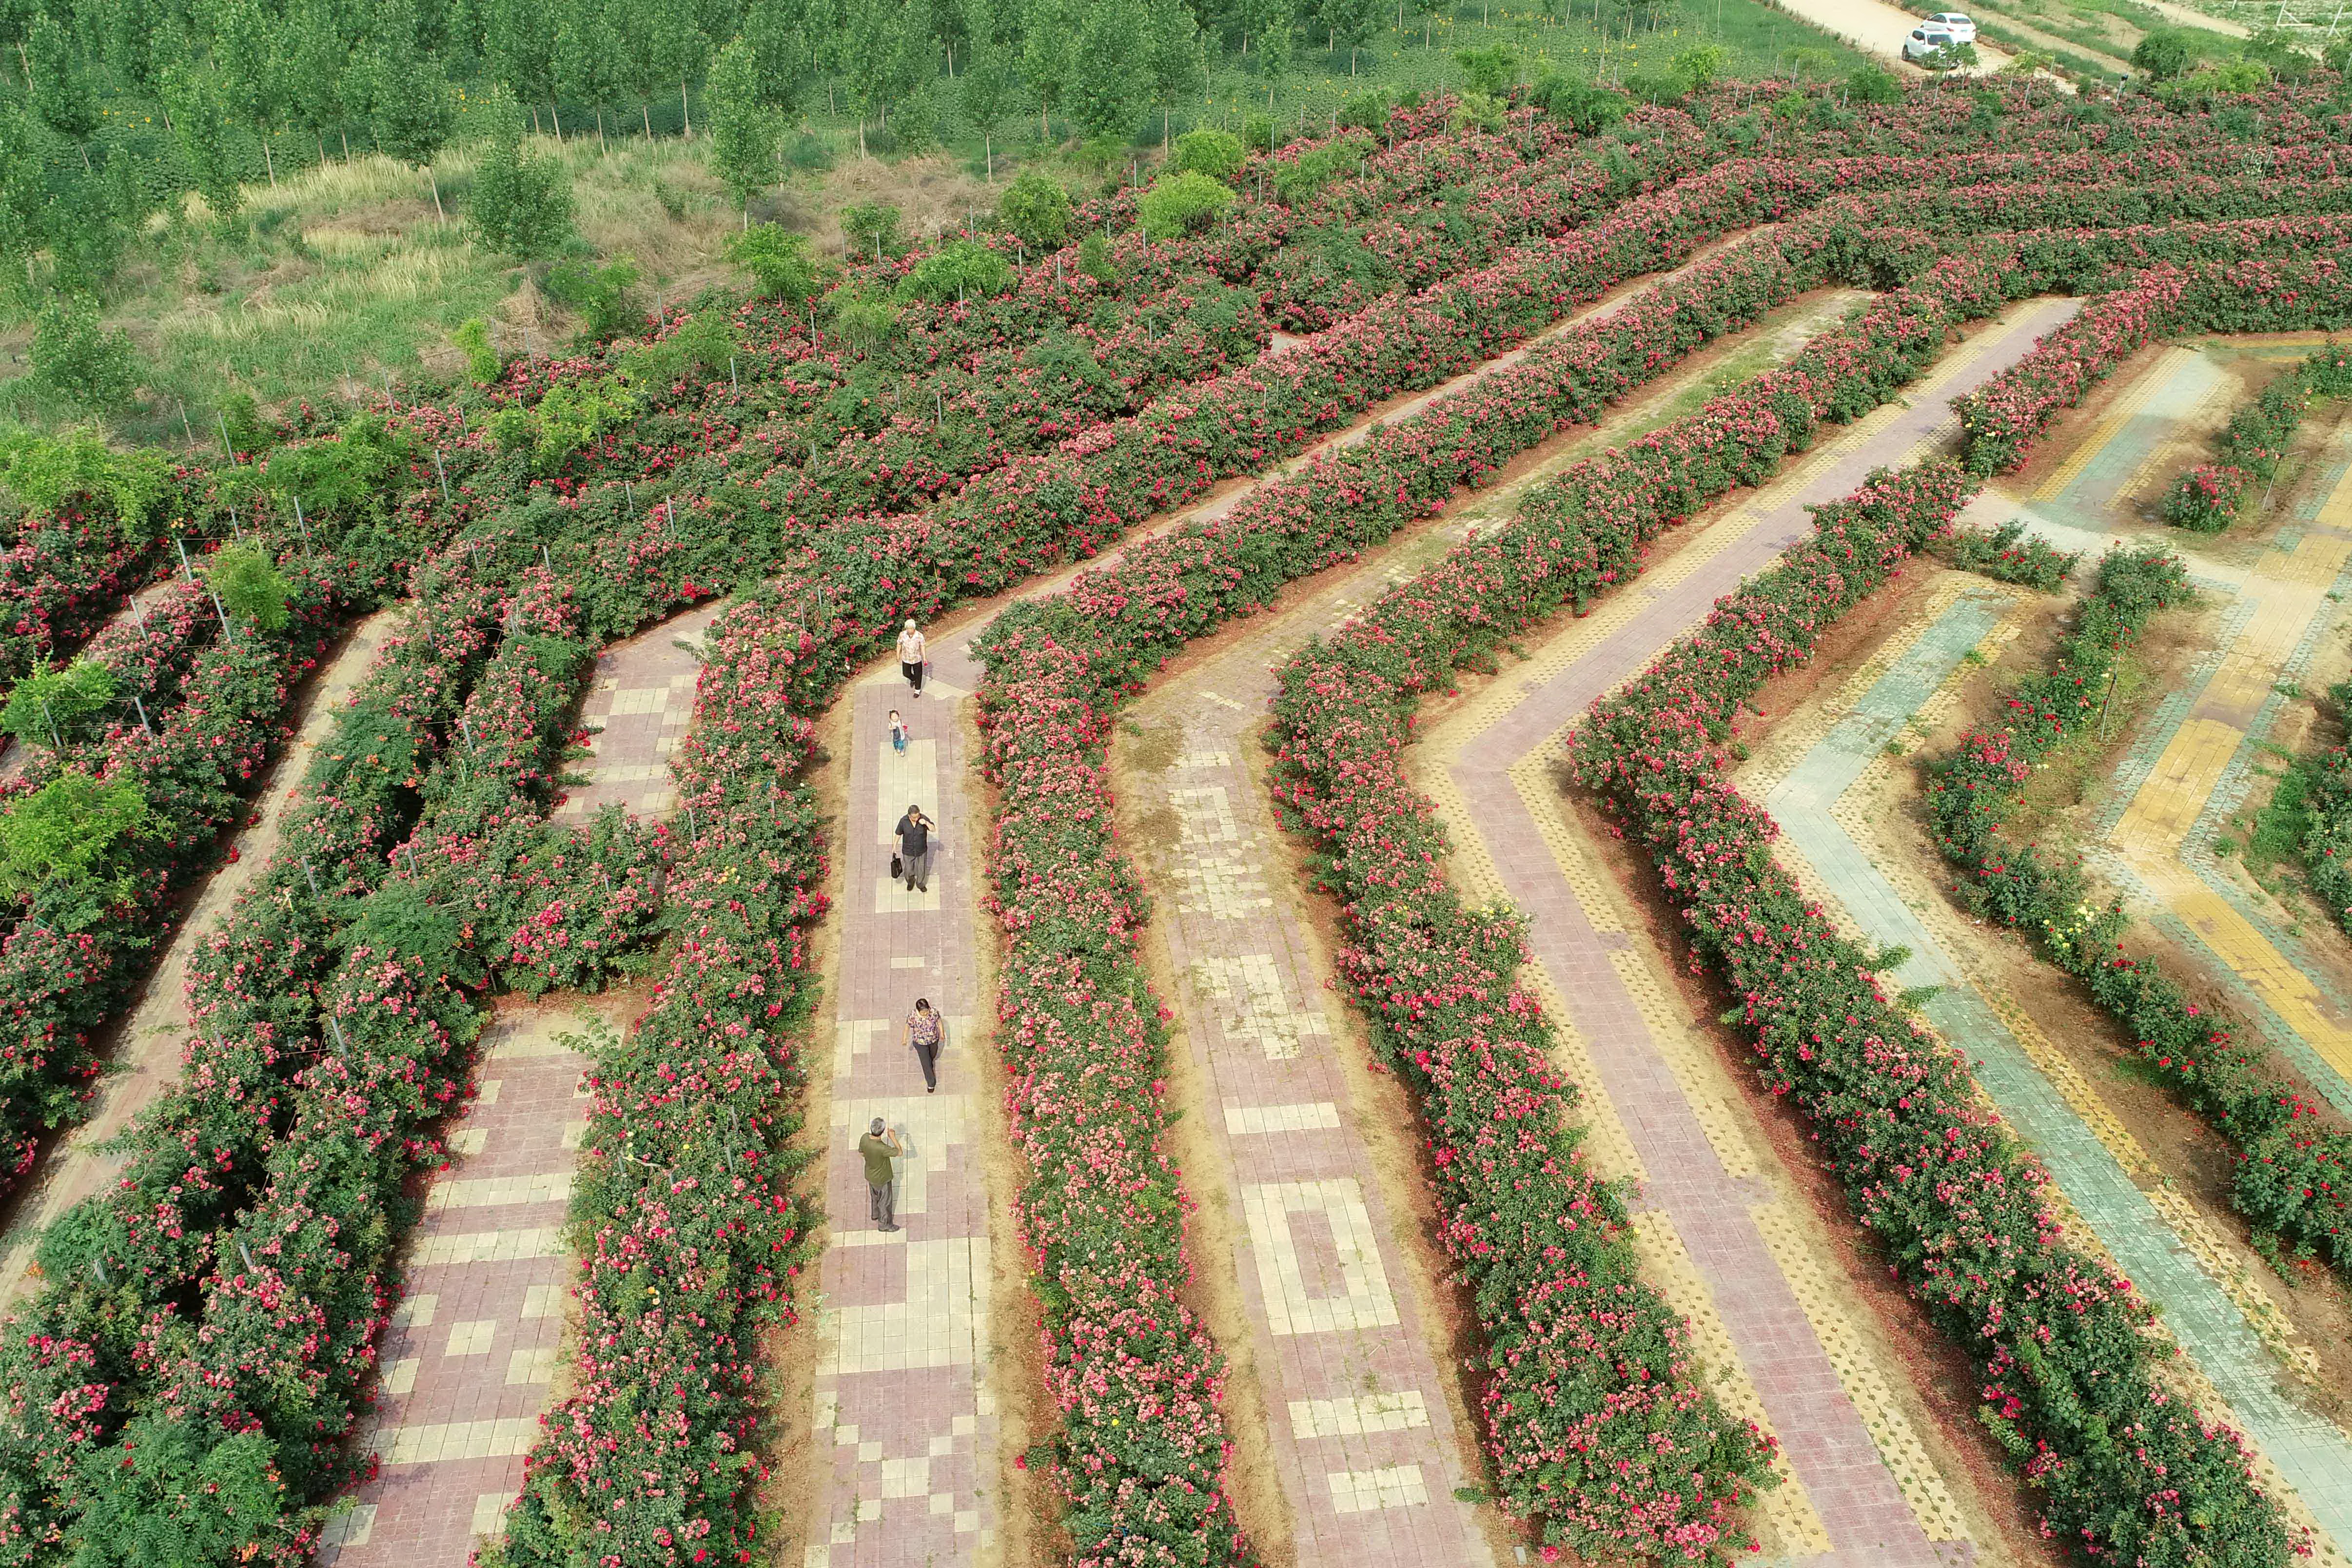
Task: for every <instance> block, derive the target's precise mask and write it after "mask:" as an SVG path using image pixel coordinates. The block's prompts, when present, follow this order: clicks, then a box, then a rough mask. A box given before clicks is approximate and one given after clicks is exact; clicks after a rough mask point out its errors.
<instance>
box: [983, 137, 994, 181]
mask: <svg viewBox="0 0 2352 1568" xmlns="http://www.w3.org/2000/svg"><path fill="white" fill-rule="evenodd" d="M980 155H981V156H982V158H984V159H986V160H987V162H988V183H989V184H996V142H995V139H994V138H993V137H992V136H990V135H989V133H988V132H985V131H983V132H981V133H980Z"/></svg>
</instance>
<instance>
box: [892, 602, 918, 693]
mask: <svg viewBox="0 0 2352 1568" xmlns="http://www.w3.org/2000/svg"><path fill="white" fill-rule="evenodd" d="M923 646H924V645H923V633H922V628H921V627H919V626H916V625H915V617H914V616H908V617H907V624H906V625H905V626H902V627H900V628H899V631H898V673H899V674H901V675H904V676H905V677H906V678H907V684H908V686H909V687H911V688H913V689H914V693H915V695H916V696H917V697H920V696H921V695H922V694H923Z"/></svg>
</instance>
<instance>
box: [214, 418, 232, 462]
mask: <svg viewBox="0 0 2352 1568" xmlns="http://www.w3.org/2000/svg"><path fill="white" fill-rule="evenodd" d="M213 417H214V418H215V419H216V420H218V421H220V431H221V456H222V457H224V458H227V459H228V460H229V461H230V462H232V463H234V462H236V447H233V446H231V445H229V439H228V418H227V416H226V415H224V414H222V413H221V411H220V410H219V409H217V408H215V409H214V410H213Z"/></svg>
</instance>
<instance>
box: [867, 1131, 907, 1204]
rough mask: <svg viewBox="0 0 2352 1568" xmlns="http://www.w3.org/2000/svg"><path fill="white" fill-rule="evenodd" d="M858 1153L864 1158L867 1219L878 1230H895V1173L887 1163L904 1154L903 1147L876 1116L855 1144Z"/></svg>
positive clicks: (895, 1134) (896, 1188)
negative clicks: (871, 1124) (872, 1123)
mask: <svg viewBox="0 0 2352 1568" xmlns="http://www.w3.org/2000/svg"><path fill="white" fill-rule="evenodd" d="M857 1152H859V1153H860V1154H863V1155H865V1156H866V1218H868V1219H870V1220H872V1221H873V1222H874V1228H875V1229H877V1230H896V1229H898V1171H897V1170H896V1169H895V1168H894V1167H893V1166H892V1165H891V1163H890V1162H891V1161H892V1160H893V1159H895V1158H897V1157H898V1155H900V1154H903V1153H905V1152H907V1150H906V1145H904V1144H902V1143H900V1142H898V1134H897V1133H896V1132H891V1131H886V1130H885V1127H884V1123H883V1121H882V1119H881V1118H880V1117H878V1116H877V1117H876V1118H875V1119H874V1125H873V1126H872V1127H871V1128H869V1129H867V1131H866V1136H865V1137H863V1138H860V1139H859V1140H858V1141H857Z"/></svg>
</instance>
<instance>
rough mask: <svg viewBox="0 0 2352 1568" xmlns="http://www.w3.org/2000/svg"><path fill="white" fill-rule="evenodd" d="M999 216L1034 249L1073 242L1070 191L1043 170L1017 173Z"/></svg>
mask: <svg viewBox="0 0 2352 1568" xmlns="http://www.w3.org/2000/svg"><path fill="white" fill-rule="evenodd" d="M1199 134H1200V132H1191V131H1188V132H1185V133H1184V136H1183V137H1182V138H1180V139H1179V140H1178V142H1177V145H1178V146H1179V147H1180V148H1181V146H1182V145H1183V143H1184V142H1185V141H1187V140H1190V139H1191V138H1192V137H1193V136H1196V135H1199ZM996 215H997V216H999V217H1001V218H1003V220H1004V226H1005V227H1007V228H1009V229H1011V230H1012V231H1013V233H1014V234H1016V235H1018V236H1019V237H1020V238H1021V243H1022V244H1024V245H1026V246H1028V247H1030V248H1031V249H1033V250H1054V249H1058V248H1059V247H1062V246H1065V245H1067V244H1068V243H1069V242H1070V193H1069V192H1067V191H1066V190H1064V189H1063V188H1062V183H1061V182H1060V181H1059V180H1056V179H1055V178H1054V177H1053V176H1052V175H1050V174H1046V173H1045V171H1044V170H1043V169H1024V170H1022V171H1021V173H1020V174H1017V175H1015V176H1014V177H1013V183H1012V184H1009V185H1007V186H1005V187H1004V195H1003V197H1002V198H1000V199H999V200H998V202H997V204H996Z"/></svg>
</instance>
